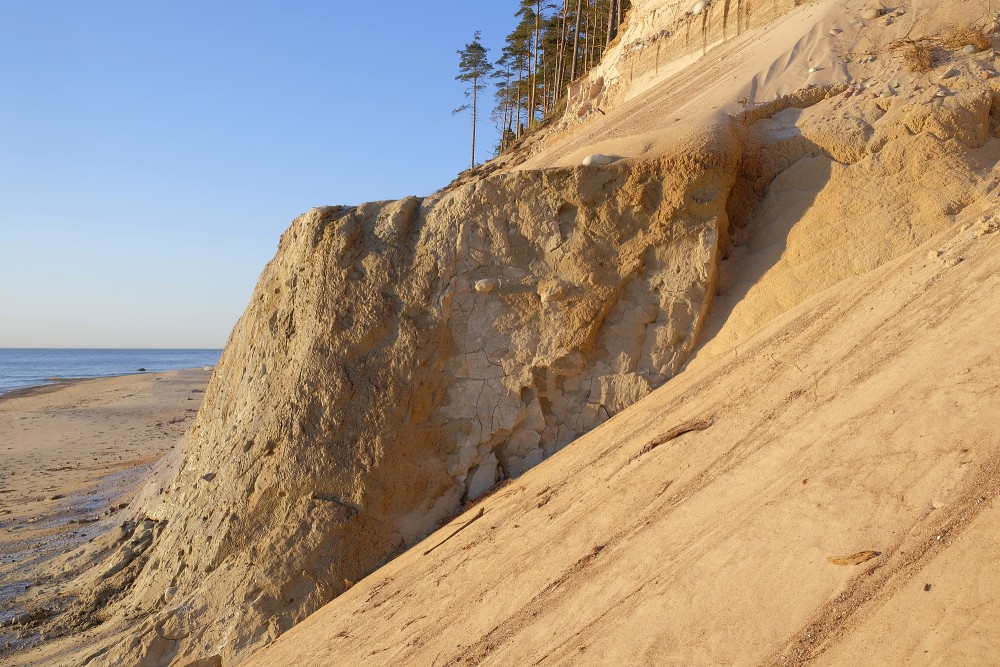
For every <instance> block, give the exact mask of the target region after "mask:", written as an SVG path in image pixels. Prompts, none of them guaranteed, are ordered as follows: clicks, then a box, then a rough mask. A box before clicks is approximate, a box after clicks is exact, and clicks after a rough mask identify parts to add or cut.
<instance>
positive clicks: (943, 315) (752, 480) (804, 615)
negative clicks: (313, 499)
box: [248, 227, 1000, 667]
mask: <svg viewBox="0 0 1000 667" xmlns="http://www.w3.org/2000/svg"><path fill="white" fill-rule="evenodd" d="M938 253H940V256H939V255H938ZM940 257H944V258H946V259H948V260H959V261H954V262H953V261H948V262H943V261H941V260H940ZM998 276H1000V234H996V233H992V234H988V235H985V236H981V237H977V232H976V230H975V229H974V228H972V227H966V228H956V227H953V228H952V229H950V230H948V231H946V232H943V233H942V234H940V235H938V236H937V237H935V238H933V239H931V240H930V241H929V242H928V243H927V244H926V245H925V246H924V247H921V248H918V249H916V250H914V251H911V252H910V253H908V254H907V255H905V256H904V257H902V258H900V259H899V260H896V261H894V262H890V263H888V264H886V265H885V266H883V267H882V268H880V269H877V270H875V271H872V272H870V273H868V274H865V275H864V276H860V277H856V278H849V279H846V280H844V281H842V282H841V283H839V284H838V285H836V286H835V287H833V288H831V289H828V290H826V291H824V292H822V293H821V294H819V295H817V296H816V297H814V298H812V299H810V300H808V301H806V302H804V303H803V304H801V305H800V306H798V307H796V308H794V309H793V310H792V311H790V312H789V313H787V314H785V315H784V316H782V317H779V318H778V319H776V320H775V321H773V322H772V323H771V324H769V325H768V326H766V327H765V328H764V329H763V330H762V331H761V332H760V333H758V334H757V335H755V336H753V337H752V338H750V339H749V340H748V341H747V342H746V343H744V345H742V346H741V347H740V348H739V349H738V350H730V352H729V353H728V354H726V355H723V356H719V357H717V358H715V359H711V360H709V361H708V362H707V363H706V364H704V365H702V366H701V367H699V368H696V369H693V370H689V371H686V372H685V373H683V374H682V375H681V376H679V377H678V378H676V379H675V380H674V381H672V382H671V383H669V384H668V385H666V386H665V387H663V388H662V389H660V390H659V391H657V392H655V393H654V394H652V395H651V396H649V397H647V398H646V399H644V400H643V401H641V402H640V403H638V404H637V405H635V406H633V407H632V408H630V409H629V410H626V411H625V412H623V413H621V414H620V415H618V416H616V417H614V418H613V419H611V420H610V421H609V422H607V423H605V424H604V425H603V426H601V427H599V428H598V429H596V430H595V431H593V432H591V433H590V434H588V435H586V436H584V437H582V438H580V439H579V440H578V441H577V442H576V443H574V445H573V446H572V447H569V448H567V449H565V450H563V451H562V452H560V453H558V454H557V455H555V456H554V457H552V458H551V459H549V460H547V461H545V462H544V463H543V464H541V465H540V466H538V467H537V468H534V469H533V470H531V471H529V472H528V473H526V474H525V475H524V476H523V477H521V478H519V479H517V480H515V481H513V482H511V483H510V484H508V485H507V486H506V487H504V488H502V489H500V490H499V491H497V492H496V493H495V494H494V495H493V496H491V497H489V498H487V499H486V500H484V501H482V502H481V503H480V504H479V505H477V506H473V507H471V508H469V509H468V510H467V511H466V512H464V513H463V514H462V515H461V516H460V517H458V518H457V519H456V520H455V521H453V522H452V523H451V524H449V525H447V526H446V527H444V528H442V529H441V530H439V531H438V532H436V533H435V534H433V535H431V536H430V537H429V538H427V539H426V540H425V541H424V542H423V543H422V544H419V545H417V546H416V547H415V548H413V549H411V550H410V551H408V552H407V553H405V554H404V555H402V556H401V557H399V558H398V559H396V560H395V561H393V562H391V563H389V564H388V565H386V566H385V567H383V568H382V569H380V570H379V571H377V572H375V573H374V574H372V575H371V576H369V577H368V578H367V579H365V580H363V581H362V582H360V583H358V584H357V585H356V586H355V587H354V588H352V589H351V590H350V591H348V592H347V593H346V594H344V595H343V596H341V597H340V598H338V599H336V600H334V601H333V602H332V603H330V604H329V605H328V606H327V607H325V608H324V609H322V610H321V611H319V612H317V613H316V614H314V615H313V616H311V617H310V618H309V619H307V620H306V621H304V622H303V623H301V624H300V625H299V626H297V627H295V628H294V629H292V630H291V631H290V632H289V633H288V634H286V635H284V636H283V637H281V638H280V639H279V640H278V641H277V642H276V643H275V644H274V645H273V646H271V647H270V648H268V649H265V650H264V651H263V652H261V653H260V654H258V655H257V656H256V657H255V658H254V659H252V660H251V661H250V662H249V663H248V664H251V665H255V666H259V667H264V666H270V665H297V666H300V667H309V666H316V667H319V666H320V665H324V666H325V665H556V664H559V665H803V664H823V665H860V664H867V665H883V664H894V665H902V664H907V665H959V664H960V665H995V664H997V663H996V658H997V656H998V655H1000V634H998V633H997V632H996V628H997V627H1000V551H998V547H1000V543H998V542H997V539H996V535H997V526H998V521H1000V515H998V509H1000V504H998V503H997V494H998V492H1000V489H998V487H997V479H998V478H1000V440H998V438H997V433H998V428H997V420H996V416H995V414H994V413H993V411H992V410H991V409H990V407H989V406H990V404H991V402H992V401H993V400H994V399H995V397H996V392H997V389H998V385H997V378H998V377H1000V353H998V348H997V345H996V341H995V340H994V339H993V337H992V336H990V335H988V334H987V332H989V331H992V330H994V329H995V325H996V322H997V321H1000V300H998V299H997V297H996V295H997V293H998V291H1000V278H998Z"/></svg>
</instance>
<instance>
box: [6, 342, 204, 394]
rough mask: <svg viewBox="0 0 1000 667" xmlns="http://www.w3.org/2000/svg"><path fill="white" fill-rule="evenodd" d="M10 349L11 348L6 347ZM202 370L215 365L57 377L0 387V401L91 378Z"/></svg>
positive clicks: (54, 388)
mask: <svg viewBox="0 0 1000 667" xmlns="http://www.w3.org/2000/svg"><path fill="white" fill-rule="evenodd" d="M7 349H11V348H7ZM202 370H212V371H215V366H191V367H190V368H173V369H171V370H168V371H148V372H147V371H135V372H132V373H114V374H112V375H94V376H92V377H83V378H59V379H55V378H53V379H52V380H47V381H46V382H45V384H33V385H31V386H29V387H17V388H14V389H0V401H5V400H9V399H14V398H28V397H31V396H42V395H44V394H50V393H52V392H55V391H59V390H60V389H65V388H67V387H71V386H73V385H76V384H80V383H81V382H91V381H93V380H107V379H109V378H122V377H129V376H132V375H141V376H155V375H164V374H165V373H183V372H185V371H202Z"/></svg>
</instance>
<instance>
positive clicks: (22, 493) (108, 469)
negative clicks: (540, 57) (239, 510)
mask: <svg viewBox="0 0 1000 667" xmlns="http://www.w3.org/2000/svg"><path fill="white" fill-rule="evenodd" d="M210 376H211V371H209V370H202V369H192V370H184V371H171V372H166V373H155V374H154V373H151V374H137V375H126V376H121V377H113V378H99V379H93V380H78V381H71V382H65V383H60V384H55V385H50V386H45V387H35V388H31V389H24V390H18V391H15V392H12V393H10V394H6V395H4V396H0V452H2V457H0V623H3V622H5V621H7V620H8V619H9V618H11V617H13V616H15V615H17V614H22V613H25V612H26V610H28V609H30V608H31V602H32V599H33V598H34V597H35V589H36V588H37V589H39V592H41V589H45V588H48V586H44V585H41V584H44V583H46V582H44V581H38V580H36V579H35V578H34V573H35V570H36V568H39V566H41V565H44V564H45V563H46V562H47V561H49V560H50V559H51V558H53V557H55V556H58V555H60V554H62V553H65V552H66V551H69V550H71V549H73V548H75V547H76V546H79V545H80V544H82V543H84V542H86V541H88V540H89V539H91V538H92V537H93V536H94V535H96V534H98V533H100V532H102V531H103V530H106V529H107V525H108V524H109V523H110V522H113V521H114V520H115V517H114V515H115V513H116V512H117V511H118V510H119V509H120V508H121V507H123V506H124V505H125V504H127V503H128V501H129V500H130V499H131V497H132V496H133V495H134V494H135V493H136V491H137V490H138V487H139V484H140V483H141V481H142V480H143V479H144V477H145V476H146V475H147V473H148V472H149V471H150V470H151V469H152V467H153V465H154V464H155V463H156V461H158V460H159V459H160V458H161V457H162V456H163V455H164V454H166V453H167V452H170V451H171V450H172V449H176V448H177V447H179V446H180V443H179V440H180V439H181V438H182V437H183V435H184V433H185V431H186V429H187V428H188V427H189V426H190V424H191V421H192V420H193V418H194V416H195V414H196V413H197V411H198V407H199V406H200V405H201V399H202V396H203V395H204V393H203V392H204V389H205V386H206V385H207V383H208V379H209V377H210ZM52 583H53V584H54V585H56V586H57V585H58V584H56V583H55V582H52ZM16 640H17V636H16V633H15V632H14V631H13V630H12V629H11V628H10V627H7V628H3V629H2V630H0V647H3V646H4V645H5V644H6V643H8V642H15V641H16Z"/></svg>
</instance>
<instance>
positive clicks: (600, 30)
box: [492, 0, 630, 153]
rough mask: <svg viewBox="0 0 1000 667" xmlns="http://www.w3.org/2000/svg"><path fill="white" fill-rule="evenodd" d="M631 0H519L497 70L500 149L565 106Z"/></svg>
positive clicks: (598, 57) (495, 117) (496, 119)
mask: <svg viewBox="0 0 1000 667" xmlns="http://www.w3.org/2000/svg"><path fill="white" fill-rule="evenodd" d="M629 4H630V3H629V1H628V0H517V7H516V11H515V14H514V16H515V17H516V18H517V23H516V25H515V27H514V30H513V31H511V33H510V34H508V35H507V39H506V41H505V43H504V47H503V52H502V54H501V57H500V59H499V60H497V62H496V68H495V70H494V72H493V77H494V79H495V85H496V90H495V103H496V107H495V109H494V111H493V114H492V118H493V121H494V122H495V123H496V124H497V128H498V129H499V130H500V144H499V145H498V146H497V152H498V153H502V152H504V151H506V150H508V149H509V148H510V147H511V145H512V144H513V143H514V142H515V141H516V140H518V139H520V138H521V137H522V136H524V134H525V133H526V132H528V131H530V130H531V129H532V128H533V127H535V126H536V125H537V124H538V123H540V122H541V121H542V120H544V119H545V118H547V117H548V116H550V115H551V114H553V113H555V112H556V111H557V110H559V109H561V108H562V102H563V101H564V99H565V97H566V94H567V91H568V88H569V84H571V83H572V82H573V81H575V80H576V79H578V78H580V77H582V76H585V75H586V73H587V72H588V71H589V70H590V69H591V68H592V67H594V66H595V65H596V64H597V63H599V62H600V60H601V56H602V55H603V54H604V50H605V49H606V48H607V46H608V44H609V43H610V42H611V41H612V40H614V38H615V37H616V36H617V34H618V28H619V27H620V26H621V23H622V21H623V20H624V17H625V12H626V11H627V10H628V8H629Z"/></svg>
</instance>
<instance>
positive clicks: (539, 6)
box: [528, 0, 542, 127]
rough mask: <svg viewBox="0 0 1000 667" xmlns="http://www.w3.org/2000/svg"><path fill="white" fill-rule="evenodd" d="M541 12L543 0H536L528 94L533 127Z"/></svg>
mask: <svg viewBox="0 0 1000 667" xmlns="http://www.w3.org/2000/svg"><path fill="white" fill-rule="evenodd" d="M541 12H542V0H535V48H534V54H533V57H534V64H533V65H532V67H531V91H530V93H529V95H528V108H529V111H528V127H531V123H532V122H534V120H535V108H536V107H537V104H536V101H535V94H536V92H537V91H538V32H539V31H540V30H541V27H542V26H541V20H542V19H541Z"/></svg>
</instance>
